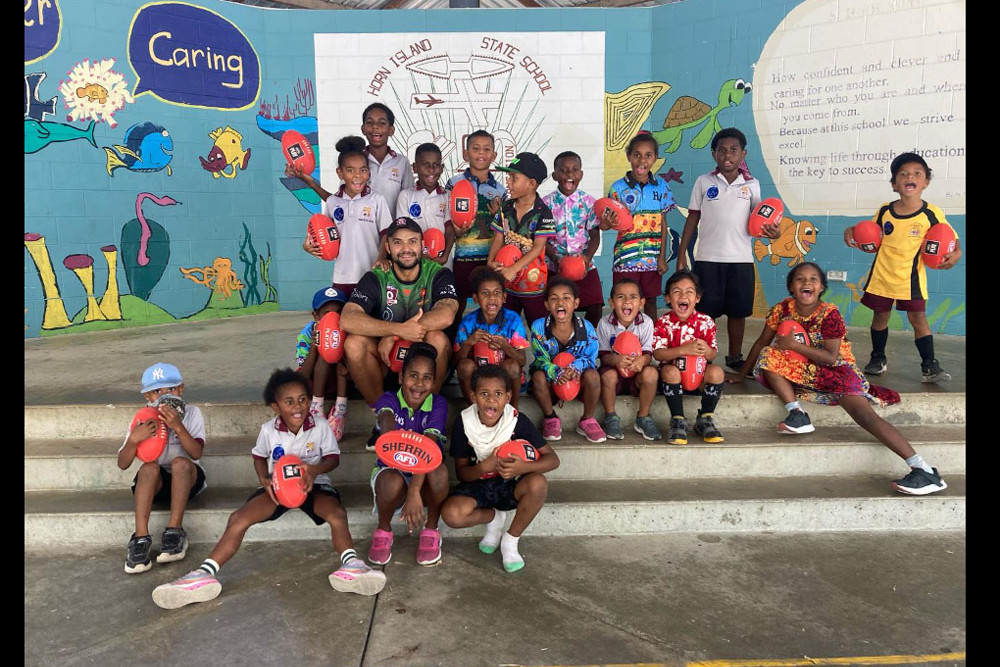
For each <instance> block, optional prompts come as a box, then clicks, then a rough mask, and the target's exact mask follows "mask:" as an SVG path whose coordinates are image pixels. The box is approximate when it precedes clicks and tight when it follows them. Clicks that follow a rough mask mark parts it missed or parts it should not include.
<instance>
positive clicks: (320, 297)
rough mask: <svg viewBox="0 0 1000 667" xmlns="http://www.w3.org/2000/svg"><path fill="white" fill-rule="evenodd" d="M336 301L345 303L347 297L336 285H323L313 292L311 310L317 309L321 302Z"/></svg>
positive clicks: (321, 304) (321, 305)
mask: <svg viewBox="0 0 1000 667" xmlns="http://www.w3.org/2000/svg"><path fill="white" fill-rule="evenodd" d="M331 301H336V302H337V303H347V297H345V296H344V293H343V292H341V291H340V290H339V289H337V288H336V287H324V288H323V289H321V290H319V291H318V292H316V293H315V294H313V310H319V309H320V308H322V307H323V304H325V303H330V302H331Z"/></svg>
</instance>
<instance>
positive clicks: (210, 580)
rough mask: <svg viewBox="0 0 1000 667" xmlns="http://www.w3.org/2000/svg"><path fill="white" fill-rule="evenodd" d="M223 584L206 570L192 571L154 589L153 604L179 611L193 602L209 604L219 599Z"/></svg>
mask: <svg viewBox="0 0 1000 667" xmlns="http://www.w3.org/2000/svg"><path fill="white" fill-rule="evenodd" d="M221 592H222V584H220V583H219V581H218V580H217V579H216V578H215V577H213V576H212V575H210V574H208V573H207V572H205V571H204V570H201V569H198V570H192V571H191V572H188V573H187V574H185V575H184V576H183V577H181V578H179V579H174V580H173V581H171V582H170V583H169V584H160V585H159V586H157V587H156V588H154V589H153V602H155V603H156V606H157V607H162V608H163V609H177V608H178V607H183V606H184V605H186V604H191V603H192V602H208V601H209V600H214V599H215V598H217V597H219V593H221Z"/></svg>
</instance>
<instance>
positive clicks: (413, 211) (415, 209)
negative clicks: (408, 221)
mask: <svg viewBox="0 0 1000 667" xmlns="http://www.w3.org/2000/svg"><path fill="white" fill-rule="evenodd" d="M410 217H411V218H419V217H420V204H418V203H416V202H413V203H412V204H410Z"/></svg>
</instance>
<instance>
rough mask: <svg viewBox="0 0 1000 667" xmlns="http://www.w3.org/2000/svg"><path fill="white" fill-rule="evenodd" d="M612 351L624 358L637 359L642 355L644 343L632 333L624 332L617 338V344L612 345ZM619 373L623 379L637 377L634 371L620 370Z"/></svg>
mask: <svg viewBox="0 0 1000 667" xmlns="http://www.w3.org/2000/svg"><path fill="white" fill-rule="evenodd" d="M611 349H612V350H614V351H615V352H617V353H618V354H620V355H622V356H626V357H636V356H638V355H640V354H642V343H640V342H639V337H638V336H636V335H635V334H634V333H632V332H631V331H623V332H621V333H620V334H618V335H617V336H615V342H614V343H612V345H611ZM618 372H619V373H620V374H621V376H622V377H632V376H633V375H635V373H634V372H633V371H623V370H622V369H620V368H619V369H618Z"/></svg>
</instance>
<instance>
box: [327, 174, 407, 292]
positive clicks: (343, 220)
mask: <svg viewBox="0 0 1000 667" xmlns="http://www.w3.org/2000/svg"><path fill="white" fill-rule="evenodd" d="M322 209H323V210H322V212H323V214H324V215H326V216H329V217H330V218H333V221H334V222H335V223H337V229H338V230H339V231H340V254H339V255H338V256H337V259H335V260H334V262H333V282H335V283H341V284H346V285H353V284H354V283H356V282H358V280H360V279H361V276H363V275H365V271H367V270H368V269H370V268H372V263H373V262H374V261H375V258H376V257H378V244H379V238H380V237H379V234H381V233H382V230H384V229H385V228H387V227H388V226H389V225H390V224H391V223H392V214H391V213H390V209H389V205H388V204H387V203H386V201H385V197H383V196H382V195H380V194H379V193H378V192H375V191H374V190H372V189H371V188H370V187H368V186H365V188H364V189H363V190H362V191H361V194H359V195H358V196H356V197H353V198H352V197H349V196H347V194H346V193H345V192H344V186H343V185H341V186H340V189H338V190H337V192H336V193H334V194H332V195H330V196H329V197H327V198H326V201H324V202H323V207H322Z"/></svg>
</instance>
